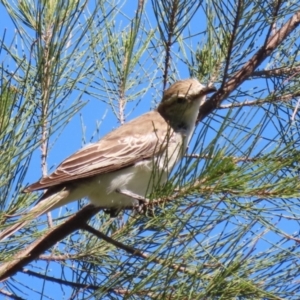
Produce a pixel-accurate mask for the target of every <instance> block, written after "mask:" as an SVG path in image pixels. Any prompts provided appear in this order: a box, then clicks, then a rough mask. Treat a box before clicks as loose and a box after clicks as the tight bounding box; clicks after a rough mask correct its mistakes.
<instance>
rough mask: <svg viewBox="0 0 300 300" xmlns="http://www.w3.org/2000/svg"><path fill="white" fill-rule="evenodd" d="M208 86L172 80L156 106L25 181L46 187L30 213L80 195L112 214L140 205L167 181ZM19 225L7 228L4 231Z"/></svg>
mask: <svg viewBox="0 0 300 300" xmlns="http://www.w3.org/2000/svg"><path fill="white" fill-rule="evenodd" d="M213 91H215V88H214V87H205V86H203V85H202V84H201V83H200V82H199V81H198V80H196V79H186V80H181V81H177V82H176V83H175V84H173V85H171V86H170V87H169V88H168V89H167V90H165V91H164V93H163V98H162V101H161V103H160V104H159V106H158V108H157V109H156V110H154V111H150V112H148V113H145V114H143V115H142V116H140V117H138V118H136V119H134V120H132V121H130V122H128V123H126V124H124V125H122V126H120V127H119V128H117V129H115V130H114V131H112V132H111V133H109V134H107V135H106V136H104V137H103V138H102V139H100V140H99V141H98V142H96V143H94V144H90V145H88V146H86V147H84V148H83V149H81V150H79V151H78V152H76V153H74V154H73V155H71V156H70V157H68V158H67V159H66V160H64V161H63V162H62V163H61V164H60V165H59V166H58V168H57V169H56V170H55V171H54V172H53V173H52V174H50V175H48V176H46V177H43V178H41V179H40V180H39V181H37V182H36V183H33V184H31V185H29V186H28V187H27V188H26V189H25V190H24V192H32V191H36V190H44V189H46V192H45V194H44V195H43V196H42V197H41V199H40V201H39V202H38V204H37V205H36V206H35V207H33V208H32V209H31V211H30V212H29V213H35V212H36V214H35V217H37V216H38V215H41V214H43V213H45V212H47V211H49V210H52V209H54V208H57V207H60V206H62V205H65V204H67V203H70V202H72V201H75V200H78V199H80V198H84V197H87V198H88V199H89V200H90V201H91V203H92V204H94V205H95V206H97V207H103V208H105V209H109V210H111V214H112V215H113V214H115V212H116V211H118V210H120V209H124V208H132V207H135V206H137V205H139V202H138V201H137V199H140V198H142V197H145V196H146V194H147V193H149V192H151V191H152V189H153V188H155V186H157V185H160V184H163V183H164V182H166V180H167V177H168V175H169V173H170V172H171V170H172V168H173V167H174V165H175V164H176V163H177V162H178V161H179V160H180V159H181V158H182V156H183V155H184V153H185V150H186V148H187V145H188V143H189V141H190V139H191V136H192V134H193V131H194V129H195V123H196V118H197V115H198V112H199V108H200V106H201V105H202V104H203V103H204V101H205V98H206V94H208V93H211V92H213ZM135 195H136V197H135ZM23 223H24V222H23ZM17 224H18V223H17ZM17 224H16V225H17ZM23 225H24V224H23ZM21 227H22V226H20V225H19V226H15V227H14V228H11V229H13V230H10V234H9V235H11V234H12V233H13V232H15V231H16V230H18V229H20V228H21ZM9 229H10V228H8V229H7V230H9ZM3 233H4V232H3ZM1 236H2V237H7V235H3V234H2V233H0V239H1Z"/></svg>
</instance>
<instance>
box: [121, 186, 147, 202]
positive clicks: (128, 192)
mask: <svg viewBox="0 0 300 300" xmlns="http://www.w3.org/2000/svg"><path fill="white" fill-rule="evenodd" d="M116 192H117V193H119V194H122V195H125V196H128V197H130V198H133V199H136V200H138V201H139V202H140V205H141V204H146V203H148V202H149V199H147V198H145V197H143V196H140V195H138V194H135V193H133V192H131V191H129V190H126V189H116Z"/></svg>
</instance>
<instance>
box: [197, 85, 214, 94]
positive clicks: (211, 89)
mask: <svg viewBox="0 0 300 300" xmlns="http://www.w3.org/2000/svg"><path fill="white" fill-rule="evenodd" d="M216 90H217V89H216V87H214V86H206V87H205V88H203V89H202V90H201V91H200V92H199V95H201V96H204V95H207V94H210V93H213V92H215V91H216Z"/></svg>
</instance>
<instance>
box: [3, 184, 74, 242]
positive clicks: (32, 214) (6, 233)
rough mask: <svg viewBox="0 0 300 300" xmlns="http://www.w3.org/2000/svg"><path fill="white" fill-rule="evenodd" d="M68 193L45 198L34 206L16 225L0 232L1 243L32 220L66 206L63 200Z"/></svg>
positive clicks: (62, 192) (64, 192)
mask: <svg viewBox="0 0 300 300" xmlns="http://www.w3.org/2000/svg"><path fill="white" fill-rule="evenodd" d="M67 193H68V192H67V191H66V190H63V191H60V192H58V193H55V194H52V195H50V196H48V197H46V198H44V197H43V198H42V200H41V201H40V202H39V203H38V204H37V205H36V206H34V207H33V208H32V209H30V210H29V211H28V212H25V213H24V214H23V215H22V216H21V218H20V219H19V220H18V221H17V222H16V223H14V224H12V225H10V226H8V227H7V228H6V229H4V230H3V231H2V232H0V242H2V241H4V240H5V239H7V238H8V237H10V236H11V235H13V234H14V233H15V232H17V231H18V230H20V229H22V228H23V227H25V226H26V225H27V224H28V223H29V222H31V221H32V220H34V219H36V218H38V217H39V216H41V215H43V214H45V213H47V212H48V211H50V210H52V209H54V208H56V207H59V206H61V205H64V201H63V200H64V199H65V198H66V196H67Z"/></svg>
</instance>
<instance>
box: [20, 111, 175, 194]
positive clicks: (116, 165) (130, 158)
mask: <svg viewBox="0 0 300 300" xmlns="http://www.w3.org/2000/svg"><path fill="white" fill-rule="evenodd" d="M154 123H155V126H154ZM146 131H148V132H146ZM168 131H169V132H170V134H169V135H168ZM162 132H163V133H164V134H161V133H162ZM171 135H172V134H171V129H170V127H169V126H168V125H167V123H166V121H165V120H164V119H163V117H162V116H161V115H160V114H159V113H158V112H157V111H151V112H149V113H146V114H144V115H143V116H141V117H139V118H136V119H134V120H132V121H130V122H128V123H126V124H124V125H122V126H120V127H119V128H117V129H115V130H114V131H112V132H111V133H109V134H107V135H106V136H104V137H103V138H102V139H101V140H99V141H98V142H97V143H94V144H91V145H88V146H86V147H85V148H83V149H81V150H79V151H78V152H76V153H74V154H73V155H71V156H70V157H68V158H67V159H66V160H64V161H63V162H62V163H61V164H60V165H59V166H58V168H57V169H56V170H55V171H54V172H53V173H52V174H50V175H48V176H46V177H44V178H41V179H40V180H39V181H37V182H35V183H33V184H31V185H29V186H28V187H27V188H26V189H25V190H24V192H31V191H35V190H41V189H45V188H49V187H54V186H57V185H63V184H64V183H67V182H70V181H73V180H77V179H83V178H88V177H91V176H95V175H99V174H104V173H108V172H114V171H116V170H119V169H121V168H125V167H128V166H131V165H133V164H135V163H137V162H139V161H141V160H143V159H147V158H150V157H153V155H156V154H158V153H160V152H162V151H163V150H164V149H165V148H166V146H167V143H168V141H166V136H171ZM159 137H161V138H159Z"/></svg>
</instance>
